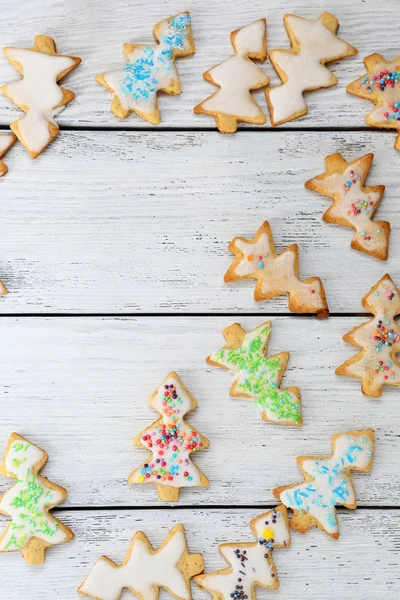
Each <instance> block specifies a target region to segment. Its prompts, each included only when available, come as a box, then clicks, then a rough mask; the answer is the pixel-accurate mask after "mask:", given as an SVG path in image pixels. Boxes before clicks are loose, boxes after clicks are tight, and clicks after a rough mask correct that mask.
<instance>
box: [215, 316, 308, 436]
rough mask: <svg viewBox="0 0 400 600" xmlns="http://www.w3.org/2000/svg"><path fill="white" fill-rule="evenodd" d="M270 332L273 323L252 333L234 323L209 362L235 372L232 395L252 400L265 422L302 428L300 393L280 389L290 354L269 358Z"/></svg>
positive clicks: (225, 333)
mask: <svg viewBox="0 0 400 600" xmlns="http://www.w3.org/2000/svg"><path fill="white" fill-rule="evenodd" d="M271 330H272V324H271V321H266V322H265V323H263V324H262V325H259V326H258V327H256V328H255V329H253V330H252V331H249V332H246V331H245V330H244V329H243V328H242V327H241V325H239V323H234V324H233V325H230V326H229V327H227V328H226V329H224V331H223V332H222V333H223V334H224V337H225V339H226V342H227V343H226V345H225V346H224V347H223V348H221V349H220V350H217V351H216V352H213V354H211V355H210V356H209V357H208V358H207V362H208V364H210V365H214V366H216V367H221V368H223V369H226V370H228V371H231V372H232V373H233V375H234V381H233V384H232V387H231V389H230V395H231V396H233V397H235V398H249V399H252V400H253V401H254V403H255V404H256V405H257V406H258V408H259V409H260V411H261V413H262V418H263V420H264V421H269V422H272V423H278V424H280V425H302V417H301V400H300V390H299V389H298V388H297V387H290V388H286V389H283V390H281V389H280V388H279V385H280V382H281V380H282V377H283V375H284V372H285V369H286V365H287V363H288V360H289V352H280V353H279V354H274V356H267V350H268V341H269V336H270V334H271Z"/></svg>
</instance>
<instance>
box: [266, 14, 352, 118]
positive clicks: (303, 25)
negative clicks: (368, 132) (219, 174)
mask: <svg viewBox="0 0 400 600" xmlns="http://www.w3.org/2000/svg"><path fill="white" fill-rule="evenodd" d="M283 22H284V24H285V28H286V31H287V34H288V36H289V39H290V43H291V50H271V51H270V53H269V57H270V59H271V62H272V64H273V65H274V67H275V70H276V71H277V73H278V75H279V77H280V78H281V80H282V84H281V85H279V86H277V87H272V88H270V89H268V90H266V91H265V94H266V96H267V102H268V106H269V111H270V115H271V124H272V125H273V126H274V127H276V126H277V125H281V124H282V123H286V122H287V121H293V120H294V119H299V118H300V117H302V116H303V115H305V114H307V112H308V107H307V104H306V102H305V100H304V97H303V93H304V92H308V91H310V90H318V89H320V88H328V87H331V86H332V85H335V83H337V77H335V75H333V73H331V71H329V69H328V68H327V67H325V64H326V63H328V62H331V61H333V60H338V59H339V58H346V57H347V56H352V55H353V54H357V50H356V48H354V47H353V46H351V45H350V44H348V43H347V42H345V41H344V40H342V39H340V38H339V37H337V35H336V32H337V30H338V28H339V23H338V20H337V19H336V17H334V16H333V15H331V14H329V13H327V12H325V13H323V14H322V15H321V16H320V17H319V19H318V20H316V21H313V20H309V19H303V18H302V17H297V16H296V15H285V16H284V19H283Z"/></svg>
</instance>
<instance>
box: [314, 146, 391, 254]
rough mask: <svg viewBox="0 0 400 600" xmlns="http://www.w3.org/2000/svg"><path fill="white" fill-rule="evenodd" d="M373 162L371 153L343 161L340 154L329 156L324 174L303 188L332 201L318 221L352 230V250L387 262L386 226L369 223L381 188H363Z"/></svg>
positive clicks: (382, 223)
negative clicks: (353, 231) (349, 160)
mask: <svg viewBox="0 0 400 600" xmlns="http://www.w3.org/2000/svg"><path fill="white" fill-rule="evenodd" d="M373 159H374V155H373V154H366V155H365V156H362V157H361V158H357V159H356V160H353V161H352V162H346V161H345V159H344V158H343V156H342V155H341V154H339V153H336V154H331V155H330V156H327V157H326V158H325V164H326V166H327V171H326V172H325V173H323V174H322V175H318V176H317V177H314V178H313V179H310V180H309V181H307V182H306V183H305V186H306V188H308V189H310V190H313V191H314V192H319V193H320V194H324V195H325V196H328V198H332V200H334V202H333V204H332V206H330V207H329V208H328V210H327V211H326V212H325V214H324V216H323V217H322V218H323V220H324V221H326V222H327V223H337V224H338V225H344V226H345V227H352V228H353V229H355V230H356V232H355V234H354V237H353V240H352V242H351V247H352V248H354V249H355V250H359V251H360V252H364V253H365V254H370V255H371V256H375V258H379V259H380V260H387V257H388V247H389V236H390V223H388V222H387V221H373V220H372V217H373V216H374V213H375V211H376V209H377V208H378V205H379V203H380V201H381V199H382V196H383V192H384V191H385V186H384V185H376V186H374V187H364V183H365V180H366V178H367V175H368V171H369V169H370V167H371V164H372V161H373Z"/></svg>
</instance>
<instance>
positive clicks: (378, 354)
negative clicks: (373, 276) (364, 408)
mask: <svg viewBox="0 0 400 600" xmlns="http://www.w3.org/2000/svg"><path fill="white" fill-rule="evenodd" d="M388 294H389V295H388ZM392 295H393V297H392ZM390 298H392V299H390ZM367 302H368V304H369V305H371V306H372V311H373V313H374V315H375V318H374V319H371V320H370V321H368V322H367V323H364V324H363V325H360V327H357V328H356V329H355V330H354V331H353V339H354V342H355V343H356V344H357V345H359V346H360V347H361V348H363V351H362V352H361V353H360V354H359V360H356V361H355V362H354V363H353V364H348V365H347V366H346V370H347V374H348V375H352V376H354V377H357V378H359V379H361V380H363V381H365V382H366V383H368V387H370V388H372V391H374V390H375V391H378V390H379V389H381V388H382V386H383V385H399V383H400V366H399V364H398V362H397V361H396V358H395V355H396V353H397V352H400V326H399V325H398V324H397V322H396V321H395V316H396V315H398V314H399V313H400V297H399V293H398V290H397V288H396V286H395V285H394V283H393V281H392V280H391V279H390V277H385V278H384V279H382V281H381V282H380V284H379V286H378V287H377V289H376V290H375V291H373V292H372V293H371V294H369V296H367ZM379 322H380V323H379ZM382 328H383V329H382ZM386 332H387V333H386ZM376 337H380V339H375V338H376ZM389 343H390V344H391V345H390V346H389V345H388V344H389ZM380 363H382V364H380ZM385 377H386V379H385Z"/></svg>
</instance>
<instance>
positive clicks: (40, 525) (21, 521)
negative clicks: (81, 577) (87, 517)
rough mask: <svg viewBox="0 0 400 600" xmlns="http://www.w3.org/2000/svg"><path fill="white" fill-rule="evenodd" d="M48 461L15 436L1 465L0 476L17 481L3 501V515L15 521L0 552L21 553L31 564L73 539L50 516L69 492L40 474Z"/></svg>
mask: <svg viewBox="0 0 400 600" xmlns="http://www.w3.org/2000/svg"><path fill="white" fill-rule="evenodd" d="M47 458H48V456H47V454H46V452H45V451H44V450H41V449H40V448H38V447H37V446H34V445H33V444H31V443H30V442H29V441H28V440H27V439H25V438H23V437H22V436H20V435H18V434H17V433H12V434H11V437H10V439H9V442H8V446H7V448H6V451H5V453H4V457H3V460H2V462H1V464H0V474H1V475H5V476H6V477H11V478H12V479H15V480H16V481H15V484H14V485H13V487H12V488H10V489H9V490H8V492H6V493H5V494H4V495H3V496H2V497H1V498H0V513H2V514H5V515H10V516H11V519H12V521H11V523H10V524H9V525H8V527H7V529H6V530H5V531H4V533H3V534H2V535H1V536H0V552H15V551H20V552H21V553H22V556H23V557H24V559H25V560H26V562H28V563H29V564H32V565H37V564H41V563H43V562H44V560H45V551H46V548H48V547H49V546H53V545H55V544H62V543H63V542H68V541H70V540H72V538H73V537H74V534H73V532H72V531H71V530H70V529H69V528H68V527H66V526H65V525H63V524H62V523H60V521H59V520H58V519H55V518H54V517H52V515H51V514H50V513H49V511H50V510H51V509H52V508H54V506H57V504H60V502H62V501H63V500H65V498H66V497H67V492H66V490H65V489H64V488H62V487H59V486H58V485H55V484H54V483H52V482H51V481H49V480H48V479H46V478H43V477H41V476H40V475H39V472H40V470H41V469H42V467H43V466H44V465H45V463H46V462H47Z"/></svg>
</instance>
